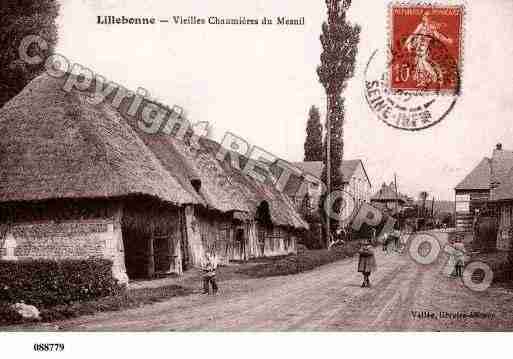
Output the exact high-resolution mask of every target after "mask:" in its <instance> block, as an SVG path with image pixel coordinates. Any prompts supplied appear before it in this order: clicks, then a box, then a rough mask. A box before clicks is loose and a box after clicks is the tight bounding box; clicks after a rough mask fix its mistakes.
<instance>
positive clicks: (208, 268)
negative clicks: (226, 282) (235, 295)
mask: <svg viewBox="0 0 513 359" xmlns="http://www.w3.org/2000/svg"><path fill="white" fill-rule="evenodd" d="M201 269H202V270H203V293H204V294H210V285H212V294H216V293H217V290H218V289H219V288H218V286H217V283H216V269H217V256H216V255H215V253H205V259H204V262H203V264H202V268H201Z"/></svg>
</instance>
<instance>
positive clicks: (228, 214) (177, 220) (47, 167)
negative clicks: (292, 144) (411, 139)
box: [0, 74, 371, 282]
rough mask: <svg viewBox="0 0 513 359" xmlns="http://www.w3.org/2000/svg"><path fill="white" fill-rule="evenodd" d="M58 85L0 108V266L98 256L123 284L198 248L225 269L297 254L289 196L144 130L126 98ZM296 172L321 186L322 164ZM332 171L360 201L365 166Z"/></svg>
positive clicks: (180, 264)
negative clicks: (102, 97)
mask: <svg viewBox="0 0 513 359" xmlns="http://www.w3.org/2000/svg"><path fill="white" fill-rule="evenodd" d="M62 88H63V80H62V79H56V78H52V77H49V76H48V75H46V74H43V75H41V76H39V77H38V78H36V79H34V80H33V81H32V82H31V83H29V84H28V85H27V87H26V88H25V89H24V90H23V91H22V92H21V93H20V94H18V95H17V96H16V97H14V98H13V99H12V100H11V101H9V102H8V103H7V104H6V105H4V107H3V108H2V109H0V161H1V163H2V166H1V168H0V259H4V260H19V259H37V258H39V259H58V260H59V259H67V258H74V259H77V258H89V257H99V258H108V259H111V260H112V261H113V264H114V265H113V272H114V274H115V277H116V278H118V279H119V280H120V281H123V282H126V281H127V280H128V278H137V277H153V276H154V275H155V274H156V273H178V274H180V273H182V271H183V270H184V269H187V268H189V267H191V266H198V265H200V264H201V261H202V260H203V258H204V253H205V252H206V251H210V252H215V253H216V254H217V256H218V257H219V258H220V260H221V261H222V262H225V263H227V262H229V261H231V260H247V259H249V258H254V257H263V256H273V255H284V254H288V253H293V252H295V251H296V248H297V241H298V237H299V236H300V235H301V233H302V232H303V231H304V230H307V229H308V224H307V223H306V222H305V221H304V220H303V219H302V218H301V216H300V215H299V211H298V205H297V202H298V201H296V203H294V201H295V200H297V198H295V197H294V195H296V194H297V193H298V191H297V190H296V191H295V192H294V193H292V194H290V193H289V195H290V196H288V195H287V194H286V193H287V191H284V192H281V191H278V190H277V189H276V188H275V186H273V184H272V183H271V181H270V177H267V181H265V182H260V181H257V180H255V179H253V178H251V177H250V176H248V175H246V174H244V173H242V172H241V171H240V170H238V169H237V168H234V167H233V166H232V165H231V164H230V161H231V160H232V159H230V158H228V157H226V158H225V159H224V160H219V159H218V158H216V154H217V153H218V150H219V146H220V145H219V144H218V143H216V142H213V141H210V140H208V139H202V140H201V141H200V148H199V149H191V147H190V146H188V145H187V144H186V143H184V142H182V141H179V140H176V139H175V138H174V137H173V136H170V135H168V134H165V133H164V132H163V133H155V134H148V133H146V132H145V131H142V130H141V128H140V127H139V126H138V121H139V120H140V114H139V113H138V114H136V115H135V116H130V115H129V114H128V107H129V104H128V101H127V100H126V99H125V101H124V102H122V103H121V105H120V106H119V107H117V108H114V107H113V106H112V105H110V101H108V99H107V101H104V102H103V103H101V104H92V103H91V101H89V100H88V98H89V95H90V94H89V93H88V92H87V91H86V92H84V91H77V90H72V91H70V92H67V91H64V90H63V89H62ZM94 88H95V83H94V81H93V82H92V83H91V87H90V89H91V91H92V90H93V89H94ZM168 133H169V131H168ZM237 158H238V160H239V161H240V163H239V165H240V166H239V168H244V164H245V163H244V162H245V161H250V160H249V159H247V158H245V157H243V156H239V157H237ZM296 165H297V167H299V168H303V169H305V170H308V171H310V172H312V174H313V175H315V176H317V177H320V171H321V169H322V164H321V163H320V162H319V163H298V164H296ZM260 170H262V171H265V170H264V169H263V168H260ZM342 170H343V172H344V174H345V176H346V183H347V188H346V190H347V191H349V192H351V193H352V194H353V196H354V197H355V198H357V199H358V201H368V200H369V197H370V192H371V182H370V180H369V178H368V176H367V174H366V171H365V168H364V167H363V162H362V161H359V160H356V161H347V162H344V164H343V168H342ZM292 182H293V181H292ZM307 190H308V191H309V192H310V193H311V192H312V188H307ZM299 192H300V191H299ZM313 192H315V189H313ZM314 197H315V196H314Z"/></svg>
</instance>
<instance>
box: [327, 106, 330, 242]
mask: <svg viewBox="0 0 513 359" xmlns="http://www.w3.org/2000/svg"><path fill="white" fill-rule="evenodd" d="M326 111H327V112H326V127H328V132H326V174H327V179H326V187H327V191H328V194H327V196H326V200H327V201H328V203H330V205H331V202H330V197H331V123H330V96H327V98H326ZM330 219H331V216H330V214H329V212H328V215H327V216H326V231H327V232H326V233H327V238H328V246H329V244H330V240H331V231H330V230H331V229H330Z"/></svg>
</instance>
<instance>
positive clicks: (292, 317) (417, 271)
mask: <svg viewBox="0 0 513 359" xmlns="http://www.w3.org/2000/svg"><path fill="white" fill-rule="evenodd" d="M441 238H442V240H443V238H444V237H443V235H442V237H441ZM376 255H377V263H378V270H377V272H376V273H373V274H372V276H371V283H372V287H371V288H361V287H360V284H361V279H362V278H361V275H360V274H359V273H357V272H356V261H357V258H351V259H348V260H344V261H340V262H336V263H333V264H330V265H325V266H322V267H320V268H318V269H316V270H313V271H311V272H308V273H302V274H298V275H293V276H286V277H274V278H263V279H250V280H244V281H242V280H230V281H226V282H223V283H222V290H223V291H222V293H221V294H220V295H218V296H206V295H202V294H194V295H191V296H187V297H180V298H174V299H172V300H169V301H167V302H162V303H158V304H154V305H151V306H145V307H142V308H138V309H133V310H127V311H123V312H113V313H102V314H98V315H95V316H90V317H83V318H79V319H76V320H71V321H66V322H62V323H58V326H59V329H60V330H73V331H76V330H79V331H82V330H84V331H91V330H92V331H101V330H114V331H124V330H126V331H147V330H159V331H198V330H213V331H226V330H228V331H240V330H252V331H269V330H284V331H285V330H287V331H290V330H316V331H317V330H330V331H339V330H343V331H360V330H363V331H382V330H386V331H390V330H393V331H396V330H509V329H511V328H513V317H512V314H511V313H512V310H511V309H512V306H513V301H512V299H513V295H512V293H511V292H508V291H506V290H501V289H498V288H492V289H489V290H488V291H486V292H481V293H479V292H473V291H471V290H469V289H467V288H466V287H464V286H463V284H462V283H461V281H459V280H456V279H454V278H448V277H447V276H446V275H444V274H443V273H442V271H441V269H442V266H443V265H444V263H445V261H444V260H443V258H442V259H441V260H440V261H439V262H438V263H437V264H433V265H427V266H424V265H420V264H417V263H415V262H414V261H413V260H412V259H411V258H410V257H409V255H408V254H402V255H401V254H397V253H393V254H388V255H386V254H384V253H383V252H382V251H381V249H380V248H377V249H376ZM412 311H416V312H426V314H424V316H425V317H427V318H422V319H419V318H415V317H414V316H413V315H412ZM441 311H442V312H448V313H451V315H453V316H455V315H456V316H457V315H459V314H458V313H470V312H480V313H483V314H486V315H489V316H493V317H488V318H471V319H469V318H467V319H464V318H452V319H448V318H442V317H440V314H439V312H441ZM430 313H432V314H433V316H434V317H433V318H429V317H430V316H431V314H430ZM47 329H50V328H47Z"/></svg>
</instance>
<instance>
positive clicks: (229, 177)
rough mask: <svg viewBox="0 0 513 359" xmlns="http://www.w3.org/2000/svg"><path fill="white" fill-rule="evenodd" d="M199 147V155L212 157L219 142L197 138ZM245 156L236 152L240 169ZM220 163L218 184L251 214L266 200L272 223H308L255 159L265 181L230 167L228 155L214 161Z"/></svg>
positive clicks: (302, 225)
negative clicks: (220, 174) (220, 175)
mask: <svg viewBox="0 0 513 359" xmlns="http://www.w3.org/2000/svg"><path fill="white" fill-rule="evenodd" d="M201 145H202V150H201V155H200V156H205V157H209V156H210V158H214V157H215V155H216V153H217V152H218V150H219V147H220V144H218V143H216V142H214V141H211V140H208V139H202V140H201ZM247 161H253V160H248V159H247V158H245V157H243V156H239V168H240V169H244V167H245V166H246V163H247ZM217 163H218V164H219V165H220V166H222V167H221V168H222V171H223V173H224V174H225V176H224V177H220V180H219V181H218V184H219V185H220V186H223V187H225V188H226V190H227V191H230V193H232V196H233V197H234V198H236V200H237V202H240V203H243V204H244V205H245V206H247V208H248V209H249V212H250V213H251V215H252V216H253V217H255V216H256V212H257V207H258V206H259V205H260V204H261V203H262V202H263V201H265V202H267V203H268V204H269V210H270V216H271V220H272V222H273V223H274V224H277V225H281V226H287V227H292V228H300V229H306V228H308V224H307V223H306V222H305V221H304V220H303V219H302V218H301V216H300V215H299V214H298V212H297V211H296V210H295V208H294V205H293V204H292V202H291V200H290V198H288V197H287V196H286V195H285V193H283V192H280V191H278V189H277V188H276V187H275V186H274V185H273V183H272V174H271V173H270V172H268V171H266V170H265V169H264V167H263V166H261V165H260V166H259V164H258V163H256V166H257V169H255V171H259V172H260V173H262V174H263V175H264V176H265V178H266V181H264V182H260V181H258V180H256V179H254V178H253V177H251V176H249V175H246V174H244V173H243V172H242V171H241V170H239V169H237V168H234V167H233V166H232V164H231V163H230V160H229V159H228V158H225V159H224V161H222V162H221V161H217Z"/></svg>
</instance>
